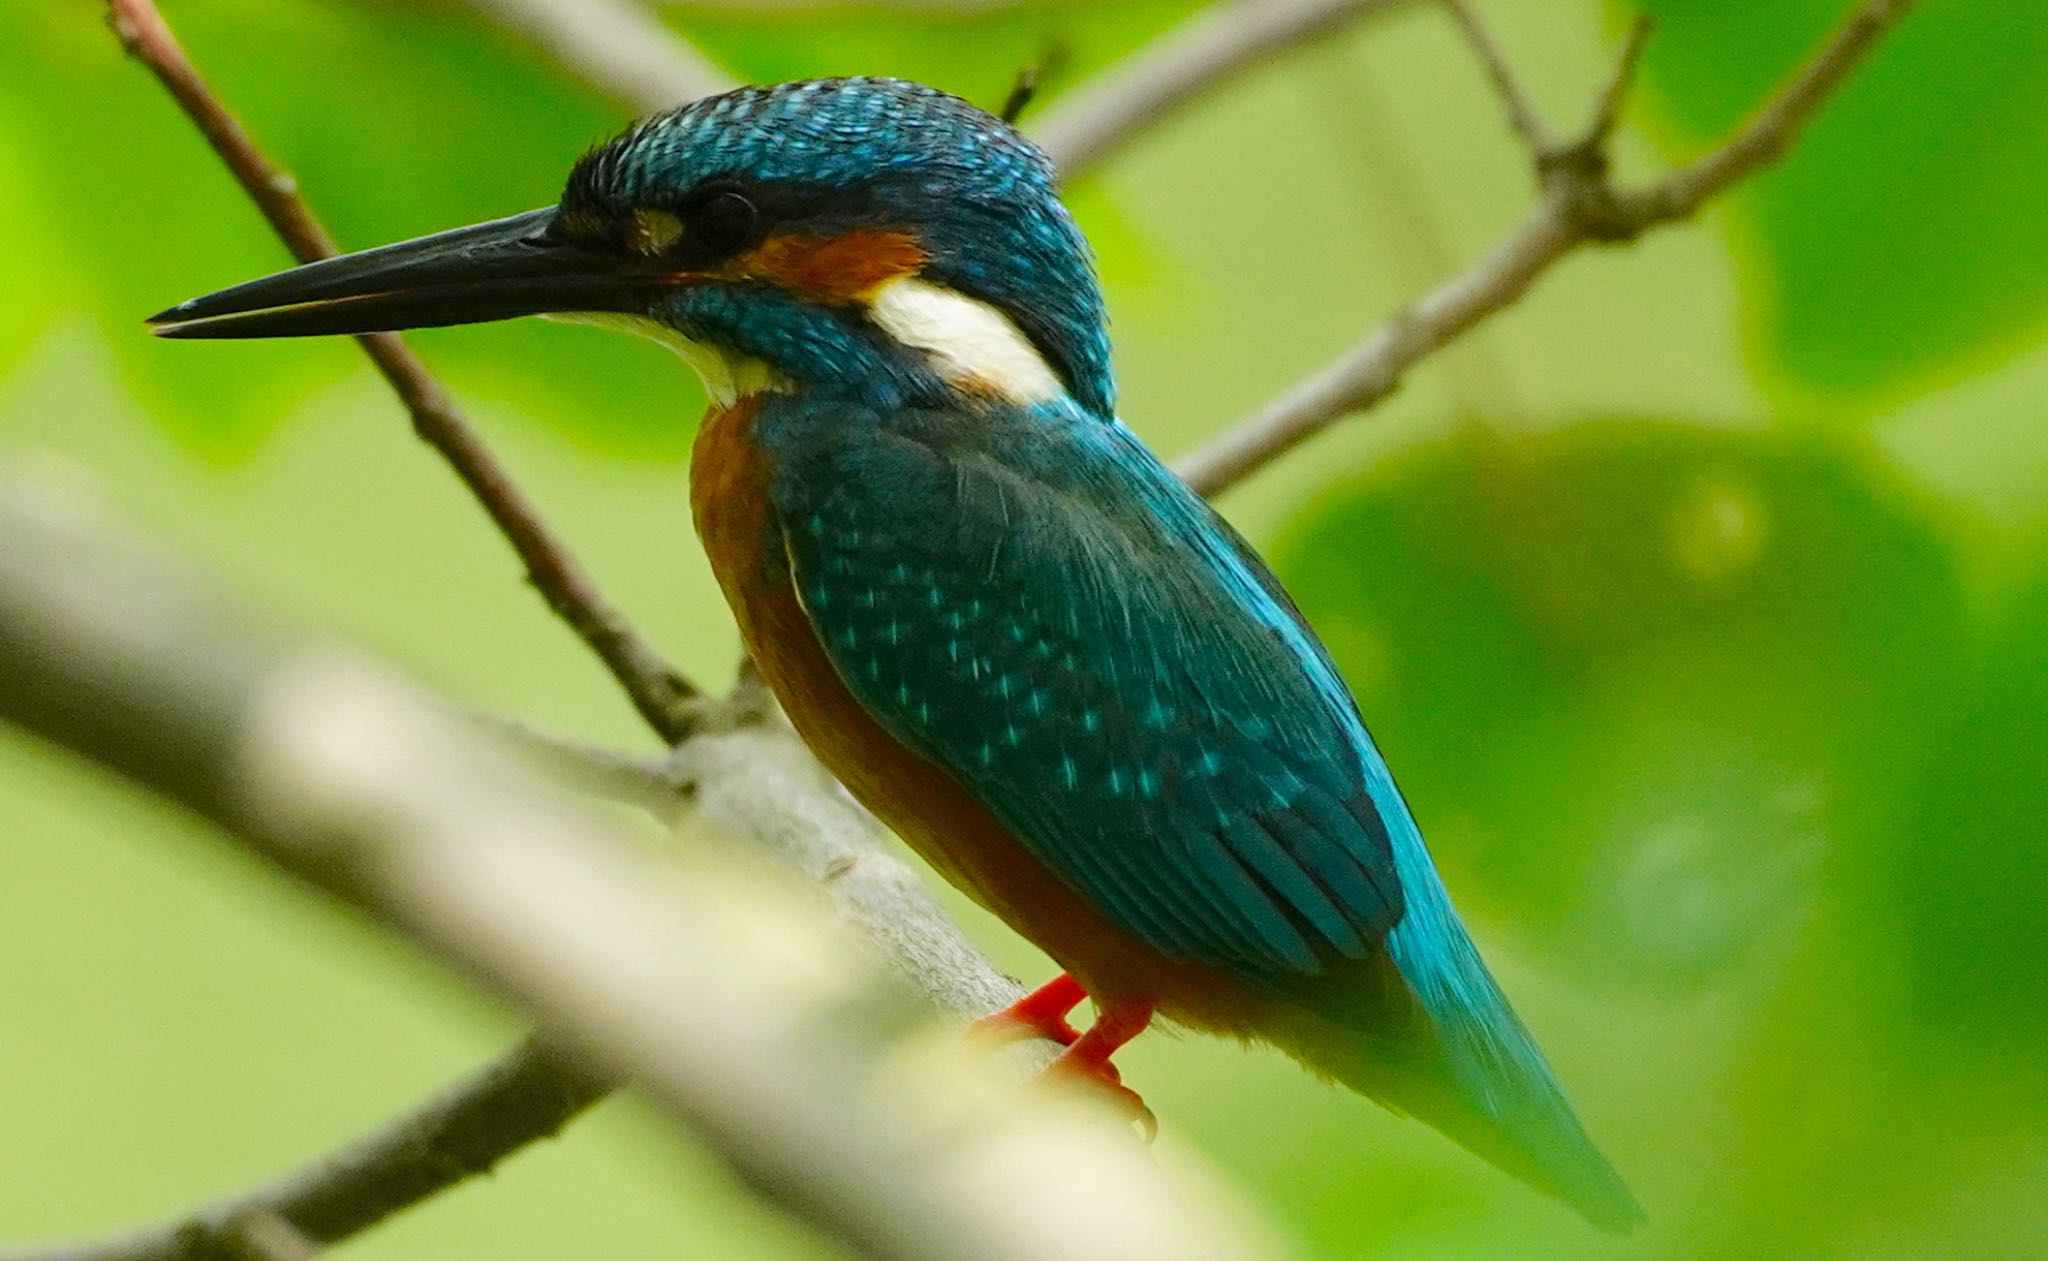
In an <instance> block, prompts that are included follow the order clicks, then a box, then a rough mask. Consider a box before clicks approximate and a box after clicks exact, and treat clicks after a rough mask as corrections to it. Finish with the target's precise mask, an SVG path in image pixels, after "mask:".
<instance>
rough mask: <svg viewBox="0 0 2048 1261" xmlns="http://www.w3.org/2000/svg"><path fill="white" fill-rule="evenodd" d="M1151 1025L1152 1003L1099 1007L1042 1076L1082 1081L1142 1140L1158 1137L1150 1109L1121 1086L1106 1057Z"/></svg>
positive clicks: (1156, 1124) (1114, 1070) (1157, 1120)
mask: <svg viewBox="0 0 2048 1261" xmlns="http://www.w3.org/2000/svg"><path fill="white" fill-rule="evenodd" d="M1151 1023H1152V1004H1150V1003H1114V1004H1111V1005H1110V1006H1108V1007H1106V1008H1103V1009H1102V1010H1101V1011H1099V1012H1098V1013H1097V1015H1096V1017H1095V1023H1094V1024H1092V1025H1090V1026H1088V1032H1087V1033H1084V1034H1082V1035H1081V1037H1080V1038H1079V1040H1077V1041H1075V1042H1073V1043H1071V1044H1069V1045H1068V1047H1067V1049H1066V1050H1064V1051H1062V1052H1060V1054H1059V1058H1057V1059H1055V1060H1054V1061H1053V1062H1052V1064H1051V1065H1050V1066H1049V1067H1047V1069H1046V1070H1045V1071H1046V1075H1047V1076H1048V1077H1053V1078H1065V1079H1069V1080H1073V1081H1079V1082H1086V1083H1087V1084H1088V1085H1089V1086H1090V1087H1091V1088H1093V1089H1095V1090H1099V1091H1102V1092H1104V1093H1105V1094H1107V1095H1109V1097H1110V1098H1111V1099H1112V1100H1114V1101H1115V1102H1116V1103H1117V1104H1119V1105H1121V1106H1122V1107H1123V1108H1124V1110H1125V1111H1127V1112H1128V1113H1130V1115H1131V1119H1132V1120H1134V1121H1136V1122H1137V1123H1138V1126H1139V1128H1140V1129H1142V1130H1143V1131H1144V1132H1145V1141H1146V1142H1148V1143H1149V1142H1151V1141H1152V1140H1153V1139H1155V1138H1157V1137H1159V1118H1157V1117H1155V1116H1153V1115H1152V1109H1150V1108H1148V1107H1146V1106H1145V1101H1144V1099H1143V1098H1141V1097H1139V1095H1138V1092H1137V1091H1135V1090H1132V1089H1131V1088H1130V1087H1129V1086H1126V1085H1124V1084H1123V1078H1122V1076H1121V1075H1120V1074H1119V1073H1118V1072H1117V1071H1116V1065H1114V1064H1112V1063H1110V1062H1109V1057H1110V1056H1112V1055H1114V1054H1116V1052H1117V1049H1118V1048H1119V1047H1121V1046H1123V1044H1124V1043H1126V1042H1129V1041H1130V1040H1131V1039H1132V1038H1135V1037H1137V1036H1138V1035H1139V1034H1141V1033H1143V1032H1145V1027H1146V1026H1147V1025H1149V1024H1151Z"/></svg>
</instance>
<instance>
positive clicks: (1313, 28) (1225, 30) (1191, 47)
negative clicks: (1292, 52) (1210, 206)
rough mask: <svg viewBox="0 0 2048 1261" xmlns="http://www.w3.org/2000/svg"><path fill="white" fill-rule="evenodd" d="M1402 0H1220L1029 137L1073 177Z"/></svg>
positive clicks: (1071, 100) (1087, 86) (1063, 102)
mask: <svg viewBox="0 0 2048 1261" xmlns="http://www.w3.org/2000/svg"><path fill="white" fill-rule="evenodd" d="M1406 2H1407V0H1226V2H1225V3H1221V4H1218V5H1215V6H1214V7H1212V8H1209V9H1205V10H1203V11H1202V12H1200V13H1198V14H1196V15H1195V16H1194V17H1192V18H1190V19H1188V20H1187V21H1186V22H1184V23H1183V24H1181V25H1180V26H1178V27H1176V28H1175V29H1173V30H1172V31H1169V32H1168V33H1167V34H1165V35H1163V36H1161V37H1160V38H1159V39H1157V40H1155V41H1154V42H1153V43H1152V44H1151V45H1149V46H1148V47H1146V48H1144V49H1142V50H1140V51H1139V52H1137V53H1136V54H1134V55H1132V56H1131V57H1128V58H1126V59H1124V60H1123V61H1121V62H1119V63H1117V64H1116V65H1115V66H1113V67H1111V68H1110V69H1108V70H1105V71H1103V72H1102V73H1101V74H1099V75H1097V76H1096V77H1095V78H1094V79H1093V80H1091V81H1089V82H1087V83H1084V84H1082V85H1081V86H1080V87H1078V88H1076V89H1075V90H1074V91H1072V92H1070V93H1068V94H1067V95H1065V96H1063V97H1061V98H1060V99H1059V100H1058V101H1056V102H1054V103H1053V104H1051V105H1048V106H1047V107H1046V111H1045V114H1044V117H1042V118H1041V119H1040V120H1039V124H1038V126H1036V127H1034V128H1032V129H1031V133H1032V136H1033V138H1035V139H1036V140H1037V141H1038V143H1039V145H1040V146H1041V147H1042V148H1044V150H1045V151H1046V153H1048V154H1049V155H1051V157H1052V160H1053V165H1055V166H1057V167H1058V168H1059V170H1060V175H1061V177H1062V178H1063V179H1066V180H1069V181H1072V180H1075V179H1079V178H1080V177H1081V176H1082V175H1083V174H1084V173H1086V172H1087V171H1088V170H1090V169H1091V168H1093V167H1094V166H1095V165H1096V164H1097V163H1099V162H1101V161H1102V159H1103V158H1105V157H1107V156H1108V155H1109V154H1110V152H1111V151H1112V150H1114V149H1117V148H1119V147H1121V146H1122V145H1124V144H1125V143H1127V142H1129V141H1130V140H1132V139H1134V138H1136V137H1137V136H1139V135H1142V134H1143V133H1144V132H1146V131H1148V130H1149V129H1151V128H1152V127H1153V126H1155V125H1156V124H1158V123H1159V122H1161V121H1163V120H1164V119H1165V118H1166V117H1167V115H1169V114H1171V113H1173V112H1174V111H1175V110H1177V109H1180V108H1181V107H1183V106H1185V105H1187V104H1188V103H1190V102H1191V101H1194V100H1196V99H1198V98H1200V97H1201V96H1203V95H1206V94H1207V93H1209V92H1211V91H1214V90H1215V89H1216V88H1218V87H1220V86H1221V85H1222V84H1224V83H1226V82H1228V81H1229V80H1230V79H1231V78H1233V77H1234V76H1236V75H1238V74H1240V73H1242V72H1244V71H1246V70H1249V69H1251V68H1252V67H1254V66H1257V65H1260V64H1262V63H1264V62H1266V61H1268V60H1269V59H1271V58H1272V57H1273V56H1274V55H1275V54H1277V53H1279V52H1281V51H1283V50H1285V49H1288V48H1292V47H1295V46H1297V45H1300V44H1305V43H1309V42H1311V41H1313V40H1317V39H1323V38H1327V37H1329V36H1332V35H1335V34H1336V33H1337V32H1339V31H1341V30H1343V29H1344V28H1346V27H1348V26H1350V25H1351V24H1353V23H1355V22H1359V21H1362V20H1363V19H1365V18H1367V17H1371V16H1374V15H1376V14H1381V13H1385V12H1388V11H1389V10H1392V9H1395V8H1398V7H1400V6H1401V5H1402V4H1404V3H1406Z"/></svg>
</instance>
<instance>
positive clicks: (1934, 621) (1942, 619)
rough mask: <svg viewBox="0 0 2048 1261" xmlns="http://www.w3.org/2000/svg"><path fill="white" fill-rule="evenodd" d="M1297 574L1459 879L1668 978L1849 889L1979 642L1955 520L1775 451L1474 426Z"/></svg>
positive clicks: (1325, 518)
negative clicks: (1971, 642) (1974, 640)
mask: <svg viewBox="0 0 2048 1261" xmlns="http://www.w3.org/2000/svg"><path fill="white" fill-rule="evenodd" d="M1278 559H1279V564H1280V568H1281V572H1282V574H1283V576H1284V577H1285V578H1286V579H1287V581H1288V583H1289V586H1290V588H1291V589H1292V590H1293V591H1294V593H1295V595H1296V597H1297V598H1298V599H1299V601H1300V603H1301V606H1302V608H1303V610H1304V611H1305V612H1306V614H1307V615H1308V617H1309V620H1310V621H1311V622H1312V623H1313V624H1314V625H1315V626H1316V628H1317V629H1318V630H1319V631H1320V632H1321V633H1322V634H1323V635H1324V636H1325V638H1326V639H1327V641H1328V643H1329V645H1330V648H1331V650H1332V652H1333V653H1334V654H1335V656H1336V658H1337V661H1338V664H1339V666H1340V667H1341V668H1342V669H1343V670H1344V672H1345V674H1346V676H1347V678H1348V679H1349V680H1350V681H1351V683H1352V686H1353V687H1354V689H1355V690H1356V693H1357V695H1358V698H1359V702H1360V706H1361V709H1362V711H1363V712H1364V714H1365V716H1366V720H1367V722H1368V723H1369V724H1371V725H1372V727H1373V730H1374V732H1375V734H1376V735H1377V736H1378V738H1379V739H1380V741H1381V745H1382V747H1383V749H1384V750H1385V751H1386V753H1387V756H1388V759H1389V762H1390V763H1391V765H1392V766H1393V768H1394V772H1395V774H1396V776H1397V777H1398V778H1399V779H1400V782H1401V783H1402V785H1403V786H1404V788H1405V789H1406V791H1407V792H1408V793H1409V795H1410V800H1411V803H1412V804H1413V805H1414V807H1415V809H1416V812H1417V815H1418V816H1419V818H1420V820H1421V822H1422V825H1423V831H1424V834H1425V835H1426V836H1429V837H1430V838H1431V839H1432V844H1433V846H1434V847H1435V849H1436V851H1437V853H1438V856H1439V859H1440V861H1442V862H1443V863H1444V864H1445V866H1446V867H1447V868H1448V869H1449V871H1450V873H1451V874H1450V879H1451V883H1452V885H1453V887H1454V888H1456V889H1457V890H1459V892H1460V893H1461V895H1464V894H1467V893H1470V894H1472V895H1475V900H1483V901H1484V902H1486V903H1489V904H1491V906H1492V907H1493V908H1494V909H1495V910H1496V911H1498V912H1499V913H1500V914H1502V915H1503V916H1505V917H1507V918H1510V919H1513V920H1517V921H1520V922H1521V923H1522V924H1524V925H1525V926H1526V927H1528V928H1531V929H1535V930H1540V931H1543V932H1547V933H1549V934H1551V935H1552V936H1553V937H1554V938H1555V939H1556V941H1555V943H1553V944H1555V945H1557V946H1560V947H1565V948H1575V949H1577V950H1578V951H1580V955H1579V963H1580V964H1581V965H1582V966H1583V967H1585V968H1587V969H1589V970H1592V971H1595V972H1604V973H1607V974H1610V975H1615V974H1619V975H1621V976H1626V977H1634V978H1635V979H1637V980H1641V981H1645V982H1651V983H1655V984H1658V985H1663V986H1673V985H1683V984H1689V983H1694V982H1698V981H1704V980H1707V979H1709V978H1712V977H1715V976H1717V975H1719V974H1721V973H1723V972H1725V971H1727V970H1729V969H1731V968H1735V967H1737V966H1738V965H1740V964H1741V963H1742V962H1743V960H1745V959H1746V958H1749V957H1750V956H1751V955H1752V953H1753V952H1754V951H1755V950H1757V949H1758V948H1759V947H1761V946H1764V945H1767V944H1769V943H1771V942H1773V941H1777V940H1781V939H1782V937H1783V935H1784V934H1785V933H1787V932H1789V931H1792V930H1793V929H1794V928H1795V927H1796V926H1797V925H1798V924H1799V923H1800V922H1801V919H1802V916H1803V915H1804V913H1805V912H1807V911H1808V910H1810V909H1811V908H1812V906H1813V905H1814V904H1815V902H1816V900H1817V899H1820V898H1822V897H1823V896H1824V895H1826V894H1828V893H1829V892H1830V891H1829V890H1828V889H1826V888H1825V887H1824V880H1823V873H1824V871H1825V870H1826V864H1827V861H1828V859H1829V858H1830V856H1831V855H1833V854H1835V853H1837V852H1840V851H1842V850H1845V849H1854V848H1855V847H1857V846H1859V845H1862V844H1864V843H1865V838H1867V837H1868V836H1870V835H1871V833H1872V830H1873V829H1878V828H1881V827H1883V826H1885V825H1886V820H1887V819H1889V818H1891V817H1892V815H1893V814H1894V813H1895V810H1896V804H1895V803H1896V801H1897V798H1898V794H1899V788H1898V785H1899V783H1900V780H1901V777H1900V768H1901V766H1902V765H1904V764H1907V763H1910V762H1911V761H1912V758H1913V744H1912V739H1913V737H1914V736H1915V735H1916V734H1917V733H1918V731H1919V730H1920V725H1921V724H1920V719H1921V716H1922V715H1923V714H1925V713H1927V712H1929V710H1930V708H1931V707H1934V706H1937V705H1938V704H1939V703H1940V701H1941V700H1942V698H1944V697H1946V696H1947V695H1948V694H1949V692H1950V690H1951V687H1952V684H1951V683H1950V682H1949V679H1950V678H1951V676H1952V674H1953V671H1954V666H1953V664H1952V663H1953V662H1955V661H1956V659H1957V657H1958V655H1959V650H1958V647H1957V644H1958V638H1959V634H1960V632H1959V631H1958V629H1957V617H1958V613H1957V608H1958V596H1957V592H1956V587H1955V580H1954V577H1953V575H1952V573H1951V572H1950V562H1949V558H1948V556H1947V553H1946V550H1945V549H1944V548H1943V547H1942V546H1941V544H1940V543H1939V542H1938V540H1937V539H1936V538H1935V536H1934V535H1933V533H1932V531H1931V530H1930V529H1929V527H1928V526H1927V525H1926V524H1925V523H1923V522H1922V521H1920V520H1919V519H1918V518H1917V517H1916V516H1915V514H1914V513H1913V512H1912V511H1910V510H1909V509H1908V508H1907V507H1906V506H1905V504H1904V503H1903V502H1902V499H1901V497H1900V496H1899V495H1898V494H1897V493H1896V492H1895V491H1894V490H1893V489H1892V488H1891V487H1889V486H1888V485H1886V484H1885V482H1884V481H1883V479H1882V478H1881V477H1879V476H1878V475H1877V474H1875V473H1874V472H1873V471H1872V470H1871V468H1870V467H1869V466H1868V465H1866V464H1865V463H1864V461H1863V460H1862V459H1860V458H1859V457H1857V456H1854V455H1851V454H1845V453H1843V452H1841V451H1838V450H1835V449H1833V448H1829V447H1825V446H1818V445H1814V444H1812V443H1809V442H1804V441H1796V440H1792V439H1788V438H1784V437H1781V436H1775V435H1771V434H1757V433H1738V432H1732V431H1727V430H1711V429H1704V428H1695V427H1687V426H1681V425H1675V424H1664V423H1647V422H1630V423H1619V422H1602V423H1585V424H1579V425H1574V426H1571V427H1569V428H1567V429H1564V430H1560V431H1556V432H1553V433H1548V434H1545V435H1543V436H1540V437H1536V438H1531V439H1526V440H1522V441H1520V442H1518V443H1516V444H1514V445H1508V444H1504V443H1502V442H1501V441H1500V440H1499V439H1493V438H1486V437H1478V436H1471V437H1465V438H1460V439H1454V440H1451V441H1448V442H1446V443H1444V444H1442V445H1439V446H1435V447H1431V448H1427V449H1425V450H1422V451H1419V452H1416V453H1414V454H1412V455H1411V456H1410V457H1408V458H1407V459H1405V460H1404V461H1402V462H1400V463H1398V464H1396V465H1390V466H1388V467H1385V468H1381V469H1377V470H1375V471H1374V473H1373V474H1372V475H1371V476H1370V477H1369V478H1368V479H1366V480H1364V481H1362V482H1359V483H1357V484H1354V485H1351V486H1348V487H1345V488H1342V489H1339V490H1336V491H1333V492H1332V493H1330V494H1329V495H1328V496H1326V497H1325V498H1324V499H1323V500H1322V501H1321V502H1320V503H1318V504H1316V505H1315V506H1313V507H1312V508H1311V509H1310V510H1309V511H1308V512H1306V513H1305V514H1304V515H1303V516H1302V517H1301V518H1300V519H1299V520H1298V521H1297V523H1296V524H1295V525H1294V526H1293V528H1292V529H1291V530H1289V531H1288V533H1287V535H1286V536H1285V538H1284V541H1283V545H1282V547H1281V548H1280V549H1279V553H1278ZM1543 953H1545V954H1548V955H1551V956H1553V957H1554V956H1555V955H1556V953H1557V951H1556V950H1546V951H1545V952H1543Z"/></svg>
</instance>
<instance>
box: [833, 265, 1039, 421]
mask: <svg viewBox="0 0 2048 1261" xmlns="http://www.w3.org/2000/svg"><path fill="white" fill-rule="evenodd" d="M868 317H869V318H870V319H872V320H873V321H874V322H875V326H876V327H877V328H879V329H881V330H882V331H883V332H885V333H887V334H888V335H889V336H890V337H893V338H895V339H896V341H898V342H899V343H901V344H902V345H905V346H908V347H911V348H912V349H914V350H921V351H923V352H924V353H925V355H926V357H927V358H929V359H930V361H931V365H932V368H933V369H934V370H935V371H936V372H937V373H938V374H939V375H940V376H941V377H943V378H945V379H946V381H948V382H949V383H951V384H953V385H956V386H960V387H961V388H963V389H966V390H970V391H975V392H980V393H988V394H995V395H997V396H999V397H1002V398H1004V399H1007V400H1009V401H1011V402H1014V403H1043V402H1048V401H1050V400H1052V399H1056V398H1058V397H1060V396H1061V395H1062V394H1065V393H1066V387H1065V386H1064V385H1062V384H1061V383H1060V378H1059V374H1058V373H1055V372H1054V371H1053V370H1052V368H1051V366H1050V365H1048V364H1047V363H1046V362H1045V357H1044V356H1043V355H1041V354H1039V353H1038V348H1037V347H1035V346H1033V345H1032V344H1031V341H1030V339H1029V338H1027V337H1025V336H1024V334H1023V333H1022V332H1020V331H1019V330H1018V328H1017V326H1016V324H1014V323H1012V322H1011V320H1010V317H1009V316H1007V315H1004V314H1003V313H1002V312H1001V311H999V310H997V309H996V308H995V307H992V306H990V305H989V304H988V303H986V302H979V301H976V300H975V299H973V298H970V297H968V296H967V295H966V294H963V293H957V292H955V291H954V290H951V289H948V288H945V287H944V286H943V285H935V284H932V283H931V282H930V281H927V280H919V279H917V278H916V277H915V276H899V277H898V278H896V279H895V280H891V281H889V282H888V283H886V284H884V285H882V286H881V287H880V288H879V289H877V290H875V292H874V295H873V297H871V298H870V299H869V300H868Z"/></svg>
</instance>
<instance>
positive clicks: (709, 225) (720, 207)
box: [688, 189, 760, 255]
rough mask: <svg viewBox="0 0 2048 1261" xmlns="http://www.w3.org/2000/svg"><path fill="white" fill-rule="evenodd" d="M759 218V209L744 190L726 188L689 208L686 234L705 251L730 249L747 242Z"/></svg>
mask: <svg viewBox="0 0 2048 1261" xmlns="http://www.w3.org/2000/svg"><path fill="white" fill-rule="evenodd" d="M759 218H760V212H759V211H757V210H755V209H754V203H753V202H751V201H748V200H747V198H746V196H745V195H744V194H742V193H736V192H733V191H732V190H730V189H726V190H724V191H721V192H718V193H714V194H712V195H711V196H710V197H707V198H706V199H704V200H703V201H702V202H699V203H698V204H697V205H696V206H694V207H692V208H691V210H690V215H689V230H688V236H689V238H690V242H691V244H692V245H694V246H695V247H696V248H698V249H700V250H703V251H705V252H706V253H710V254H714V255H716V254H725V253H729V252H731V251H733V250H737V249H739V248H740V247H741V246H742V245H745V244H746V243H747V240H748V238H749V237H751V236H752V235H753V232H754V225H755V223H756V222H757V221H758V220H759Z"/></svg>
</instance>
